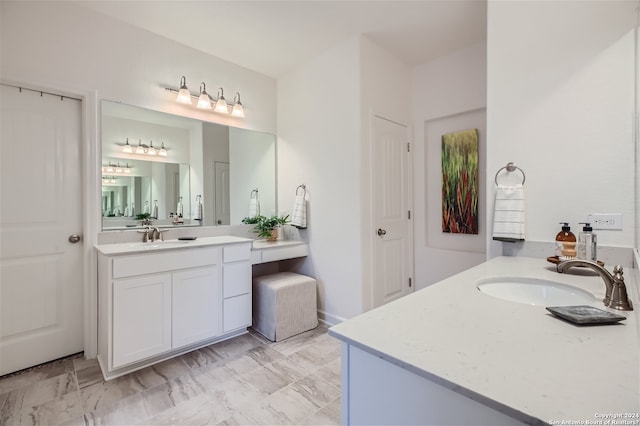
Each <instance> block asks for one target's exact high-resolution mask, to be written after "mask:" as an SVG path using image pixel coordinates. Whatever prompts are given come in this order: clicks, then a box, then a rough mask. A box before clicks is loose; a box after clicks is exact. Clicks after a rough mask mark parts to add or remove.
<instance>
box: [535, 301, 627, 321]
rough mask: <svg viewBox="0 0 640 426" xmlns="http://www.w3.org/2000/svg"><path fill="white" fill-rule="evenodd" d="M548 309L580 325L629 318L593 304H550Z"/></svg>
mask: <svg viewBox="0 0 640 426" xmlns="http://www.w3.org/2000/svg"><path fill="white" fill-rule="evenodd" d="M546 309H547V311H549V312H551V313H552V314H553V315H555V316H557V317H559V318H562V319H564V320H567V321H569V322H571V323H574V324H578V325H596V324H597V325H605V324H615V323H617V322H618V321H622V320H625V319H627V317H623V316H622V315H616V314H612V313H611V312H607V311H604V310H602V309H598V308H594V307H593V306H587V305H580V306H548V307H547V308H546Z"/></svg>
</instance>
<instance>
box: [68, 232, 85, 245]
mask: <svg viewBox="0 0 640 426" xmlns="http://www.w3.org/2000/svg"><path fill="white" fill-rule="evenodd" d="M81 239H82V237H81V236H80V235H78V234H71V235H69V242H70V243H73V244H75V243H77V242H80V240H81Z"/></svg>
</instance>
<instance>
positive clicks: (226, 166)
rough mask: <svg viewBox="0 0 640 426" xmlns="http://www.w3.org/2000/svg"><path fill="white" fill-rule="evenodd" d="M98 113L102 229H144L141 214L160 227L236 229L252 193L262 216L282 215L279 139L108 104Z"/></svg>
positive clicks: (127, 106) (122, 105) (244, 130)
mask: <svg viewBox="0 0 640 426" xmlns="http://www.w3.org/2000/svg"><path fill="white" fill-rule="evenodd" d="M101 109H102V111H101V113H102V198H101V210H102V229H103V230H105V231H106V230H110V229H127V228H131V227H137V226H140V225H141V223H140V220H139V219H138V217H139V215H140V214H141V213H148V214H149V215H151V216H152V218H153V219H152V221H153V224H154V225H157V226H201V225H205V226H213V225H233V224H239V223H241V221H242V219H243V218H245V217H246V216H248V215H249V205H250V199H251V197H252V192H253V191H254V190H257V191H258V192H257V193H258V199H259V203H260V210H261V213H262V214H265V215H269V214H273V213H275V212H277V210H276V138H275V136H274V135H272V134H268V133H262V132H257V131H252V130H246V129H239V128H235V127H230V126H225V125H221V124H216V123H209V122H203V121H199V120H194V119H190V118H185V117H180V116H175V115H171V114H166V113H162V112H158V111H151V110H148V109H144V108H140V107H135V106H131V105H125V104H121V103H116V102H111V101H106V100H103V101H102V102H101ZM127 145H128V146H127ZM161 150H162V152H161ZM254 194H255V193H254ZM253 196H254V197H255V195H253ZM199 204H201V205H202V209H199V207H198V206H199ZM200 212H202V214H201V216H202V217H200ZM156 216H157V218H156ZM179 216H180V219H178V217H179Z"/></svg>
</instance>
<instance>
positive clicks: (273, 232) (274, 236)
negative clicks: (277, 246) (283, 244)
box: [267, 228, 278, 241]
mask: <svg viewBox="0 0 640 426" xmlns="http://www.w3.org/2000/svg"><path fill="white" fill-rule="evenodd" d="M269 234H271V236H270V237H269V238H267V241H275V240H277V239H278V228H274V229H272V230H270V231H269Z"/></svg>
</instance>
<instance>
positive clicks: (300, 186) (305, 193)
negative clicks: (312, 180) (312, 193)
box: [296, 183, 307, 196]
mask: <svg viewBox="0 0 640 426" xmlns="http://www.w3.org/2000/svg"><path fill="white" fill-rule="evenodd" d="M300 188H302V195H303V196H304V195H307V185H305V184H304V183H303V184H302V185H298V187H297V188H296V195H298V189H300Z"/></svg>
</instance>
